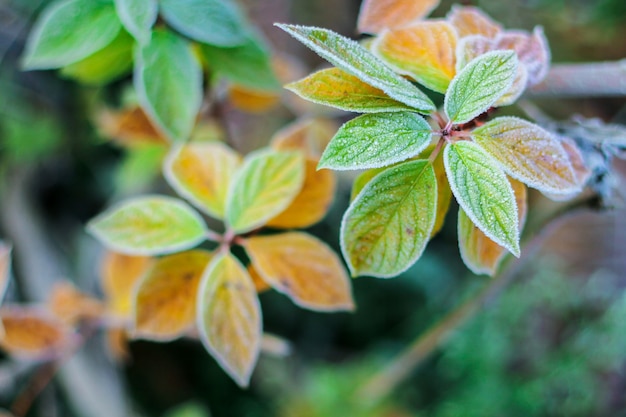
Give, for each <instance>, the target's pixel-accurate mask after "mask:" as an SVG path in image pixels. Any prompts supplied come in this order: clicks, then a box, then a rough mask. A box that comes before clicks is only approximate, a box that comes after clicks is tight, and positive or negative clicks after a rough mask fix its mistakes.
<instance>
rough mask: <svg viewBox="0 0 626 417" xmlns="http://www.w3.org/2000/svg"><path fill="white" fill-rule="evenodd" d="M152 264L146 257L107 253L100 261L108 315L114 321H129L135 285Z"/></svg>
mask: <svg viewBox="0 0 626 417" xmlns="http://www.w3.org/2000/svg"><path fill="white" fill-rule="evenodd" d="M153 263H154V259H153V258H149V257H146V256H129V255H124V254H121V253H117V252H107V253H106V254H105V256H104V258H103V259H102V264H101V267H100V268H101V271H100V279H101V286H102V292H103V293H104V296H105V300H106V304H107V308H108V310H109V314H111V315H112V316H113V317H114V318H116V319H122V320H126V319H130V316H131V313H132V303H133V301H132V299H133V297H134V292H135V291H134V289H135V285H136V284H137V282H139V280H140V279H141V277H143V276H144V274H146V273H147V272H148V270H149V269H150V268H151V267H152V264H153Z"/></svg>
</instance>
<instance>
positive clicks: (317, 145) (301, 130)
mask: <svg viewBox="0 0 626 417" xmlns="http://www.w3.org/2000/svg"><path fill="white" fill-rule="evenodd" d="M338 128H339V125H337V123H335V122H334V121H332V120H329V119H300V120H296V121H295V122H293V123H291V124H289V125H287V126H285V127H284V128H282V129H281V130H279V131H278V132H276V133H275V134H274V136H273V137H272V139H271V141H270V146H271V147H272V148H274V149H276V150H278V151H296V150H299V151H303V152H304V153H305V155H306V156H307V158H311V159H315V160H319V159H320V157H321V156H322V153H323V152H324V149H326V145H328V142H330V140H331V139H332V138H333V136H335V133H336V132H337V129H338Z"/></svg>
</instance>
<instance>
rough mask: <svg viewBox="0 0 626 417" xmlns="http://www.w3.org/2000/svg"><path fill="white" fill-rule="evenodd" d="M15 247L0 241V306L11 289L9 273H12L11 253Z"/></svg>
mask: <svg viewBox="0 0 626 417" xmlns="http://www.w3.org/2000/svg"><path fill="white" fill-rule="evenodd" d="M12 250H13V247H12V246H11V245H9V244H7V243H4V242H3V241H1V240H0V304H2V300H3V299H4V295H5V294H6V292H7V288H9V272H10V271H11V251H12Z"/></svg>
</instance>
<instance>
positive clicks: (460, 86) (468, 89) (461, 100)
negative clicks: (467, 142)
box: [443, 51, 518, 124]
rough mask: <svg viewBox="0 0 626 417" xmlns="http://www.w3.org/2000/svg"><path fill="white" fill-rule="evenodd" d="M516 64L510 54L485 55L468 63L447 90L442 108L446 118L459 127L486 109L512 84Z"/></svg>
mask: <svg viewBox="0 0 626 417" xmlns="http://www.w3.org/2000/svg"><path fill="white" fill-rule="evenodd" d="M517 65H518V62H517V55H515V52H512V51H493V52H487V53H486V54H484V55H481V56H479V57H478V58H475V59H473V60H472V61H470V63H468V64H467V65H466V66H465V67H464V68H463V69H462V70H461V71H460V72H459V73H458V74H457V75H456V76H455V77H454V78H453V79H452V81H451V82H450V86H449V87H448V92H447V93H446V98H445V101H444V105H443V106H444V109H445V111H446V114H447V115H448V119H449V120H450V121H451V122H452V123H455V124H462V123H466V122H469V121H470V120H472V119H473V118H475V117H476V116H478V115H479V114H481V113H483V112H485V111H486V110H487V109H489V107H491V106H492V105H493V104H494V103H495V102H496V101H497V100H498V99H499V98H500V97H501V96H502V95H503V94H504V93H506V92H507V91H508V90H509V88H510V87H511V85H512V84H513V81H514V80H515V76H516V74H517Z"/></svg>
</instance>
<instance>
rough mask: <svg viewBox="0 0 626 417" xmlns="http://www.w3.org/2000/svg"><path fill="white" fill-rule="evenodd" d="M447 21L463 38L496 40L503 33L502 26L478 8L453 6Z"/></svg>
mask: <svg viewBox="0 0 626 417" xmlns="http://www.w3.org/2000/svg"><path fill="white" fill-rule="evenodd" d="M447 19H448V21H449V22H450V23H451V24H452V26H454V27H455V28H456V30H457V31H458V33H459V36H460V37H462V38H463V37H465V36H470V35H483V36H486V37H488V38H494V37H495V36H496V35H498V33H500V32H501V31H502V26H500V25H499V24H498V23H496V22H495V21H494V20H492V19H491V18H490V17H489V16H487V15H486V14H485V13H484V12H483V11H482V10H480V9H479V8H477V7H471V6H453V7H452V11H450V13H448V16H447Z"/></svg>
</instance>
